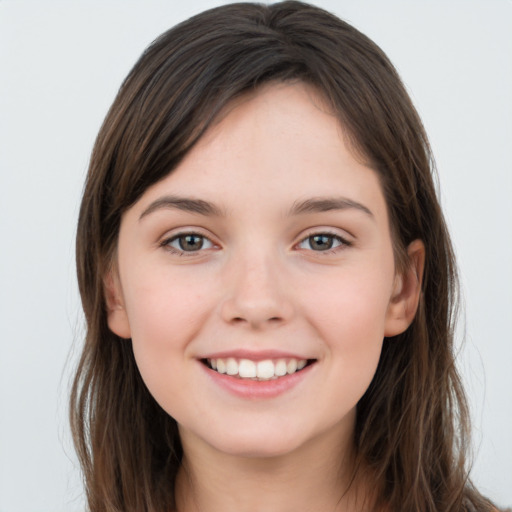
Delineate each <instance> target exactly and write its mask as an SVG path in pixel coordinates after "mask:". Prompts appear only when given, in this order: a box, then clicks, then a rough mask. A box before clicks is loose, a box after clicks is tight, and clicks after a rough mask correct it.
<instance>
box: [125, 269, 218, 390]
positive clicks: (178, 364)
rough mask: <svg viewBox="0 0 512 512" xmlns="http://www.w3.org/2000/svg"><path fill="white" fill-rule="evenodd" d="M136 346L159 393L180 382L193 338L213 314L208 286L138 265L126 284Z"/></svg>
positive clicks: (137, 357)
mask: <svg viewBox="0 0 512 512" xmlns="http://www.w3.org/2000/svg"><path fill="white" fill-rule="evenodd" d="M124 295H125V306H126V311H127V314H128V318H129V322H130V329H131V335H132V336H131V337H132V345H133V351H134V355H135V360H136V362H137V366H138V368H139V371H140V373H141V375H142V378H143V380H144V381H145V383H146V385H147V386H148V388H149V390H150V391H151V393H152V394H153V395H154V396H155V398H157V400H158V397H159V395H163V394H165V392H162V391H163V390H161V389H160V388H161V387H162V386H165V388H166V389H167V390H168V389H169V385H171V386H172V385H174V384H176V385H177V383H174V382H171V381H173V380H174V379H175V378H176V379H178V378H179V377H180V374H181V372H182V371H183V363H184V362H185V361H186V360H187V358H188V354H189V348H190V344H191V342H192V340H194V338H196V337H197V335H198V332H199V331H200V330H201V328H202V327H203V326H204V319H205V317H206V316H207V314H208V310H209V304H210V303H211V301H210V300H209V299H208V297H209V294H208V290H206V289H204V287H203V288H202V289H201V288H200V287H198V286H194V283H193V282H190V281H188V282H185V283H184V282H182V280H180V279H179V277H178V276H175V275H162V274H159V275H156V276H155V275H152V273H151V272H144V271H143V269H139V271H138V272H137V273H135V272H132V273H131V274H130V280H129V281H128V282H127V283H126V286H125V288H124Z"/></svg>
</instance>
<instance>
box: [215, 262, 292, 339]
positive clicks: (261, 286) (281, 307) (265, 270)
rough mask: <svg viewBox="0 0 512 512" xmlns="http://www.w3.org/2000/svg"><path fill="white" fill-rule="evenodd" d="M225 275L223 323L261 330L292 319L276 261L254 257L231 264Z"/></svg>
mask: <svg viewBox="0 0 512 512" xmlns="http://www.w3.org/2000/svg"><path fill="white" fill-rule="evenodd" d="M226 273H227V276H226V278H227V279H226V281H227V282H228V283H229V285H228V287H227V293H226V295H225V296H224V299H223V302H222V304H221V315H222V318H223V320H224V321H225V322H228V323H229V324H232V325H235V324H239V325H241V326H247V327H249V328H252V329H264V328H269V327H277V326H279V325H282V324H285V323H287V322H289V321H290V319H291V318H292V317H293V313H294V308H293V305H292V300H291V294H290V288H289V287H287V286H286V283H285V282H284V281H285V279H284V274H285V273H284V272H283V269H282V268H281V267H280V265H279V264H278V263H277V262H276V260H275V259H271V258H270V257H268V256H265V255H254V254H253V255H251V256H250V257H246V258H239V259H238V260H237V262H236V263H235V262H231V264H230V265H229V268H228V269H227V270H226Z"/></svg>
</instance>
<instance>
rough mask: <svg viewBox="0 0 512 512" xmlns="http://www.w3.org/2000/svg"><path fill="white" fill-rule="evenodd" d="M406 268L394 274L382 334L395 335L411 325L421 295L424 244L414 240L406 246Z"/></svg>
mask: <svg viewBox="0 0 512 512" xmlns="http://www.w3.org/2000/svg"><path fill="white" fill-rule="evenodd" d="M407 258H408V265H407V269H406V270H405V271H404V272H403V273H401V274H397V275H396V276H395V283H394V287H393V294H392V296H391V300H390V302H389V305H388V310H387V313H386V324H385V332H384V336H386V337H390V336H396V335H397V334H401V333H402V332H404V331H405V330H406V329H407V328H408V327H409V325H411V323H412V321H413V319H414V316H415V315H416V310H417V309H418V304H419V301H420V296H421V283H422V280H423V270H424V268H425V245H424V244H423V242H422V241H421V240H414V242H411V244H410V245H409V247H408V248H407Z"/></svg>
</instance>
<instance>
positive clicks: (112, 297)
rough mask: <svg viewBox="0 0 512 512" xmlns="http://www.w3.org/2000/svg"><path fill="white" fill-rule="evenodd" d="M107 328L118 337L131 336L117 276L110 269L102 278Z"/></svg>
mask: <svg viewBox="0 0 512 512" xmlns="http://www.w3.org/2000/svg"><path fill="white" fill-rule="evenodd" d="M103 284H104V290H105V301H106V304H107V321H108V327H109V329H110V330H111V331H112V332H113V333H114V334H117V336H119V337H120V338H126V339H128V338H131V330H130V323H129V321H128V315H127V313H126V309H125V306H124V301H123V293H122V290H121V283H120V281H119V276H118V275H117V272H116V271H115V270H113V269H112V270H110V271H109V272H108V273H107V275H106V276H105V278H104V280H103Z"/></svg>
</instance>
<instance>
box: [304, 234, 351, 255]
mask: <svg viewBox="0 0 512 512" xmlns="http://www.w3.org/2000/svg"><path fill="white" fill-rule="evenodd" d="M349 245H350V243H349V242H347V241H346V240H344V239H343V238H341V237H340V236H338V235H331V234H329V233H315V234H314V235H311V236H308V237H307V238H305V239H304V240H302V242H300V243H299V245H298V247H299V248H300V249H308V250H312V251H319V252H321V251H329V250H330V249H337V248H338V247H342V246H349Z"/></svg>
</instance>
